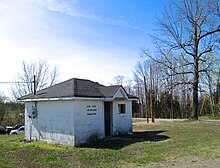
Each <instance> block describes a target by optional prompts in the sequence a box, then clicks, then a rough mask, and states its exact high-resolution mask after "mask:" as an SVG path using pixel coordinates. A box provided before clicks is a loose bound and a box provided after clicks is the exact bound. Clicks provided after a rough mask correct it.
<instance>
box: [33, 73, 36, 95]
mask: <svg viewBox="0 0 220 168" xmlns="http://www.w3.org/2000/svg"><path fill="white" fill-rule="evenodd" d="M33 83H34V95H36V76H35V75H34V81H33Z"/></svg>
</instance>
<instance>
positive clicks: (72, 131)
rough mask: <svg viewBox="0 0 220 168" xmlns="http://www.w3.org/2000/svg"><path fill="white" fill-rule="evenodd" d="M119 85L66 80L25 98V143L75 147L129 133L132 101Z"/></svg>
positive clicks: (22, 98)
mask: <svg viewBox="0 0 220 168" xmlns="http://www.w3.org/2000/svg"><path fill="white" fill-rule="evenodd" d="M136 99H137V98H136V97H134V96H130V95H128V94H127V93H126V91H125V90H124V88H123V87H122V86H120V85H114V86H103V85H101V84H99V83H97V82H93V81H90V80H84V79H76V78H73V79H70V80H67V81H65V82H62V83H59V84H56V85H53V86H51V87H48V88H46V89H43V90H40V91H37V93H36V95H33V94H29V95H26V96H23V97H21V98H20V99H19V100H22V101H24V102H25V139H26V140H44V141H48V142H53V143H58V144H63V145H70V146H78V145H80V144H82V143H86V142H88V141H89V140H92V139H94V138H105V137H107V136H112V135H118V134H124V133H130V132H131V131H132V100H136Z"/></svg>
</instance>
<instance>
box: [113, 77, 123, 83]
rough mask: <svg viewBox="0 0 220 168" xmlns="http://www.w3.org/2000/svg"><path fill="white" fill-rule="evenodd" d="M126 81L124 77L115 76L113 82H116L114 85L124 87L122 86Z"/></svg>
mask: <svg viewBox="0 0 220 168" xmlns="http://www.w3.org/2000/svg"><path fill="white" fill-rule="evenodd" d="M124 79H125V77H124V76H122V75H118V76H115V77H114V79H113V82H114V84H116V85H122V84H123V83H124Z"/></svg>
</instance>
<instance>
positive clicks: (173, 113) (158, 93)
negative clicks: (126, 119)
mask: <svg viewBox="0 0 220 168" xmlns="http://www.w3.org/2000/svg"><path fill="white" fill-rule="evenodd" d="M207 58H212V61H211V60H209V59H207V62H209V68H208V69H207V71H205V72H204V73H201V74H200V82H199V90H198V92H199V96H198V97H199V99H198V109H199V116H202V115H203V116H211V117H215V118H218V117H219V115H220V114H219V112H220V56H219V54H212V57H207ZM169 60H173V62H172V65H173V66H176V65H175V64H179V67H178V68H179V69H181V68H185V67H181V66H180V65H181V59H180V58H179V59H178V62H177V60H176V59H173V56H172V54H170V59H169ZM161 61H164V60H161ZM150 65H152V74H153V75H152V76H153V79H152V83H153V111H154V113H155V117H156V118H190V117H191V112H192V110H193V85H192V83H191V82H189V81H191V80H192V79H193V75H191V74H185V73H179V74H178V75H177V74H175V75H174V74H173V72H172V71H171V70H170V69H169V67H167V66H165V65H163V64H162V63H159V62H158V60H157V61H155V60H152V59H149V58H148V57H142V58H141V59H140V61H138V62H137V64H136V67H135V69H134V71H133V74H134V76H133V79H126V78H125V77H123V76H120V75H119V76H116V77H115V78H114V80H113V84H121V85H123V86H124V88H125V89H126V91H127V93H128V94H132V95H135V96H137V97H138V98H139V100H138V102H137V103H135V102H134V103H133V117H146V112H147V113H148V116H149V117H151V116H150V115H151V114H150V113H149V108H150V106H149V104H150V102H149V100H150ZM184 71H186V69H184ZM184 71H183V72H184ZM144 78H145V79H146V82H145V83H146V85H144ZM145 88H146V91H145Z"/></svg>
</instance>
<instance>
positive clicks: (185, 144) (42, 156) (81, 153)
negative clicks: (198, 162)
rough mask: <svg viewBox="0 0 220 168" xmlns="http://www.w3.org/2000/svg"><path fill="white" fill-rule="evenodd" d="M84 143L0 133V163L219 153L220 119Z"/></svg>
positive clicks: (138, 160)
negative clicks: (60, 142) (31, 139)
mask: <svg viewBox="0 0 220 168" xmlns="http://www.w3.org/2000/svg"><path fill="white" fill-rule="evenodd" d="M134 131H135V132H137V131H139V132H140V131H142V133H141V134H137V133H135V134H134V135H132V136H125V137H121V138H113V139H110V140H105V141H102V142H99V143H98V144H94V145H92V146H87V147H67V146H61V145H52V144H47V143H46V142H40V141H38V142H25V141H23V136H22V135H15V136H10V135H0V167H3V168H4V167H5V168H6V167H7V168H10V167H12V168H14V167H21V168H22V167H31V168H32V167H33V168H35V167H36V168H37V167H121V166H122V165H123V166H125V167H137V166H143V165H145V164H149V163H154V162H161V161H164V160H172V159H175V158H179V157H183V156H188V155H189V156H191V155H194V156H197V157H199V158H201V159H214V158H218V157H220V122H201V121H200V122H164V123H159V124H149V125H144V126H136V127H134Z"/></svg>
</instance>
